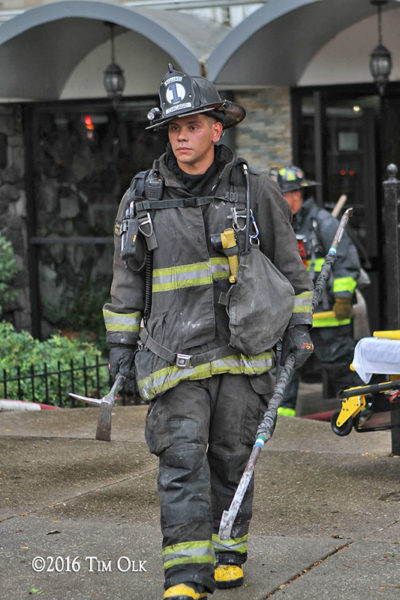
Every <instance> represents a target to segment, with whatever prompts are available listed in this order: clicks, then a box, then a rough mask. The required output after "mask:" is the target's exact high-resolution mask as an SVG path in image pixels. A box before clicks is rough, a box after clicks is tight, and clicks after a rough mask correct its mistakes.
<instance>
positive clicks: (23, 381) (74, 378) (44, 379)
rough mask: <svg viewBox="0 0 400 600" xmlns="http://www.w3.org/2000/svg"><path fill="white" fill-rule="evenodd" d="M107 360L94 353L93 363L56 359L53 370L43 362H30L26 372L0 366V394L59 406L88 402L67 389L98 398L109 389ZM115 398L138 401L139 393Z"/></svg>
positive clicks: (20, 369)
mask: <svg viewBox="0 0 400 600" xmlns="http://www.w3.org/2000/svg"><path fill="white" fill-rule="evenodd" d="M109 385H110V383H109V377H108V368H107V362H103V361H100V360H99V358H98V357H97V356H96V361H95V364H91V365H88V364H87V363H86V360H85V359H83V361H82V363H80V364H79V363H77V362H76V361H74V360H72V359H71V360H70V362H69V366H68V367H65V364H64V365H63V366H61V363H60V362H59V361H58V362H57V369H56V370H49V368H48V365H47V364H46V363H44V364H43V365H42V366H41V367H40V368H37V367H36V368H35V366H34V365H31V366H30V367H29V369H28V372H26V369H25V370H24V369H23V368H21V367H16V369H15V370H14V372H13V373H10V372H8V371H6V370H5V369H3V373H2V376H1V378H0V397H2V398H12V399H13V400H26V401H30V402H37V403H41V404H48V405H53V406H59V407H67V406H68V407H76V406H87V405H86V404H84V403H80V402H79V401H78V400H76V399H75V398H71V397H70V396H69V395H68V393H69V392H74V393H76V394H80V395H82V396H88V397H92V398H101V397H102V396H104V394H105V393H106V392H107V391H108V390H109ZM117 401H119V402H120V403H121V404H123V405H126V404H140V403H141V402H140V399H139V396H138V394H135V393H134V392H124V391H122V393H121V394H120V395H119V397H118V399H117Z"/></svg>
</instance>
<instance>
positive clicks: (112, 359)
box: [108, 345, 135, 382]
mask: <svg viewBox="0 0 400 600" xmlns="http://www.w3.org/2000/svg"><path fill="white" fill-rule="evenodd" d="M133 357H134V350H133V348H132V347H131V346H126V345H121V346H112V347H111V350H110V354H109V358H108V369H109V371H110V378H111V381H112V382H114V381H115V378H116V376H117V373H118V371H119V372H120V373H121V375H123V376H124V377H126V378H127V379H128V380H129V379H130V380H134V379H135V371H134V368H133Z"/></svg>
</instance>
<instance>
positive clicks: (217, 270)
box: [211, 256, 229, 280]
mask: <svg viewBox="0 0 400 600" xmlns="http://www.w3.org/2000/svg"><path fill="white" fill-rule="evenodd" d="M211 270H212V277H213V279H214V280H215V279H228V277H229V262H228V258H227V257H226V256H221V257H212V258H211Z"/></svg>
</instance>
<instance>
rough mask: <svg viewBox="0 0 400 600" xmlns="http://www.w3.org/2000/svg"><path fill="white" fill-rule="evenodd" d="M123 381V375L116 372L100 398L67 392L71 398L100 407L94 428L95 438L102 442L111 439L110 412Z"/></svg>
mask: <svg viewBox="0 0 400 600" xmlns="http://www.w3.org/2000/svg"><path fill="white" fill-rule="evenodd" d="M124 381H125V377H124V376H123V375H121V373H118V375H117V376H116V378H115V381H114V383H113V386H112V388H111V389H110V391H109V392H108V393H107V394H106V395H105V396H103V398H100V399H98V398H87V397H86V396H80V395H79V394H73V393H72V392H70V393H69V394H68V395H69V396H71V398H76V399H77V400H81V401H82V402H87V403H88V404H95V405H97V406H99V407H100V411H99V419H98V421H97V429H96V440H101V441H103V442H109V441H110V440H111V413H112V409H113V406H114V401H115V398H116V395H117V393H118V390H119V388H120V387H121V386H122V384H123V383H124Z"/></svg>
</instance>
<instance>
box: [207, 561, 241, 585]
mask: <svg viewBox="0 0 400 600" xmlns="http://www.w3.org/2000/svg"><path fill="white" fill-rule="evenodd" d="M214 578H215V584H216V586H217V588H219V589H227V588H234V587H239V586H240V585H243V567H239V566H238V565H218V567H216V569H215V572H214Z"/></svg>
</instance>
